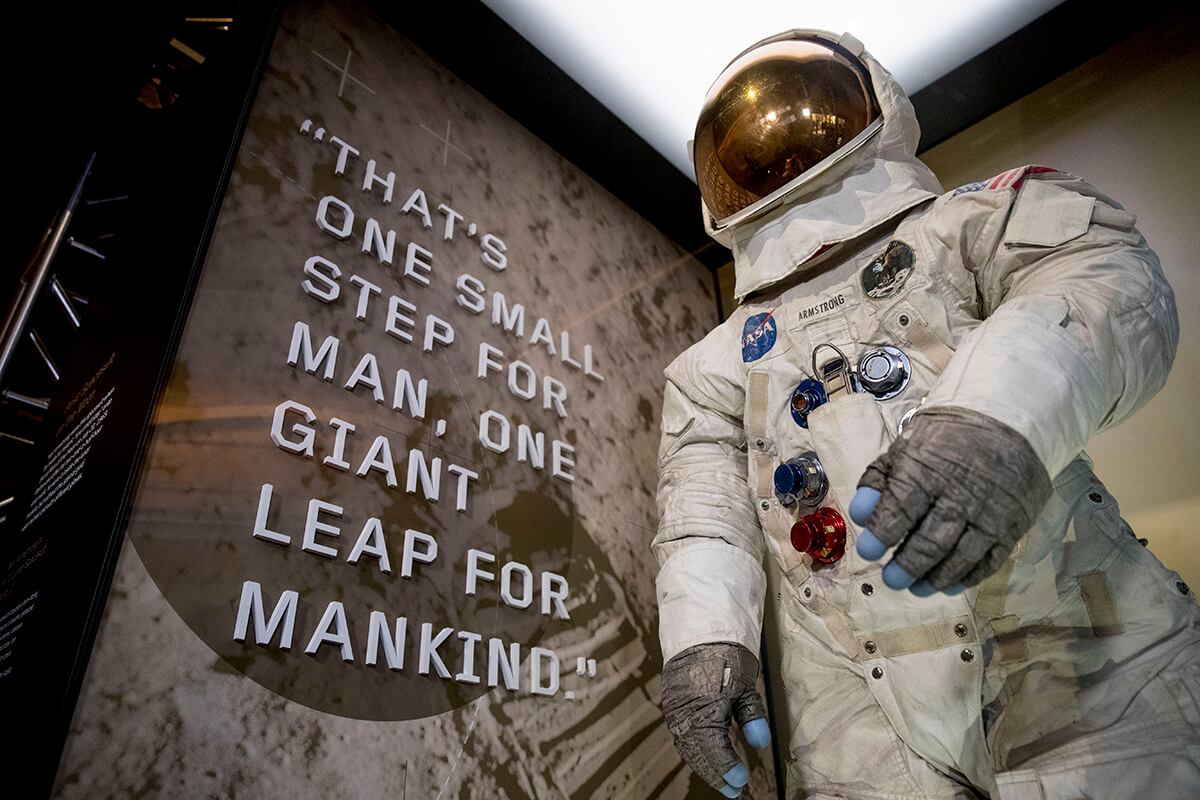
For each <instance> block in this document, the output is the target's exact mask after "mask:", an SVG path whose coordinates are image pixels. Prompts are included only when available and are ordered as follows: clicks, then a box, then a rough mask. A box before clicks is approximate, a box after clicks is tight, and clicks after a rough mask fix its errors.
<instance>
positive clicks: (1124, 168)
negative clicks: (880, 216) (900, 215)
mask: <svg viewBox="0 0 1200 800" xmlns="http://www.w3.org/2000/svg"><path fill="white" fill-rule="evenodd" d="M1198 107H1200V21H1198V16H1197V13H1196V12H1195V11H1194V10H1188V11H1180V12H1177V13H1175V14H1172V15H1170V16H1168V17H1166V18H1165V19H1164V20H1163V21H1162V22H1160V23H1157V24H1155V25H1154V26H1152V27H1150V28H1148V29H1146V30H1145V31H1143V32H1141V33H1139V34H1137V35H1136V36H1134V37H1132V38H1130V39H1129V40H1127V41H1125V42H1123V43H1122V44H1120V45H1118V46H1116V47H1114V48H1112V49H1111V50H1109V51H1107V52H1106V53H1104V54H1102V55H1100V56H1098V57H1096V58H1094V59H1092V60H1091V61H1089V62H1087V63H1086V64H1084V65H1082V66H1080V67H1078V68H1076V69H1074V70H1072V71H1071V72H1069V73H1067V74H1066V75H1064V76H1063V77H1061V78H1059V79H1057V80H1055V81H1052V82H1051V83H1049V84H1047V85H1046V86H1044V87H1042V88H1041V89H1039V90H1038V91H1036V92H1033V93H1032V94H1030V95H1028V96H1026V97H1024V98H1022V99H1021V100H1019V101H1017V102H1015V103H1013V104H1012V105H1010V106H1008V107H1007V108H1004V109H1003V110H1001V111H999V112H997V113H995V114H993V115H992V116H990V117H988V118H987V119H985V120H983V121H981V122H979V123H977V124H976V125H974V126H972V127H970V128H968V129H967V130H965V131H963V132H962V133H960V134H958V135H956V136H954V137H953V138H951V139H949V140H947V141H946V142H943V143H942V144H940V145H938V146H937V147H934V148H932V149H930V150H929V151H927V152H925V153H923V154H922V156H921V158H922V159H924V160H925V162H926V163H928V164H929V166H930V167H932V168H933V170H934V171H935V172H936V173H937V175H938V177H939V178H940V179H941V181H942V183H943V184H944V185H945V186H946V187H947V188H953V187H955V186H960V185H963V184H966V183H969V182H971V181H975V180H980V179H983V178H987V177H988V176H991V175H997V174H999V173H1001V172H1004V171H1005V170H1008V169H1011V168H1013V167H1015V166H1020V165H1022V164H1042V165H1046V166H1051V167H1056V168H1058V169H1061V170H1064V171H1066V172H1070V173H1072V174H1074V175H1079V176H1081V177H1083V178H1085V179H1086V180H1088V181H1090V182H1092V183H1093V184H1094V185H1095V186H1097V187H1098V188H1099V189H1100V191H1101V192H1104V193H1105V194H1107V195H1109V196H1111V197H1113V198H1114V199H1115V200H1116V201H1117V202H1119V203H1121V204H1122V205H1123V206H1124V207H1125V208H1126V209H1127V210H1129V211H1131V212H1132V213H1134V214H1136V215H1137V227H1138V229H1139V230H1140V231H1141V232H1142V234H1143V235H1145V237H1146V239H1147V241H1148V242H1149V243H1150V246H1151V247H1153V248H1154V250H1155V252H1157V253H1158V256H1159V259H1160V260H1161V262H1162V266H1163V271H1164V273H1165V274H1166V276H1167V279H1168V280H1169V281H1170V283H1171V286H1172V287H1173V288H1174V290H1175V300H1176V303H1177V305H1178V308H1179V322H1180V340H1179V350H1178V353H1177V354H1176V357H1175V365H1174V368H1173V370H1172V372H1171V377H1170V379H1169V380H1168V382H1167V385H1166V387H1165V388H1164V389H1163V390H1162V392H1161V393H1159V394H1158V396H1156V397H1155V398H1154V399H1153V400H1151V401H1150V402H1149V403H1147V404H1146V405H1145V406H1144V407H1143V408H1142V409H1141V410H1139V411H1138V412H1137V413H1136V414H1135V415H1134V416H1133V417H1132V418H1130V419H1129V420H1127V421H1125V422H1123V423H1122V424H1121V425H1119V426H1118V427H1116V428H1114V429H1112V430H1110V431H1106V432H1105V433H1102V434H1100V435H1099V436H1097V437H1095V438H1094V439H1093V440H1092V442H1091V443H1090V444H1089V445H1088V448H1087V451H1088V453H1089V454H1090V455H1091V457H1092V458H1093V459H1094V460H1095V462H1096V472H1097V474H1098V475H1099V476H1100V478H1101V479H1102V480H1103V481H1104V482H1105V484H1106V485H1107V486H1108V488H1109V489H1110V490H1111V491H1112V492H1113V494H1114V495H1115V496H1116V498H1117V500H1118V501H1119V502H1120V504H1121V514H1122V516H1124V517H1125V519H1126V520H1128V521H1129V523H1130V525H1131V526H1132V528H1133V530H1134V531H1135V532H1136V533H1137V535H1138V536H1140V537H1145V538H1147V539H1149V547H1150V549H1151V550H1153V551H1154V553H1155V554H1156V555H1157V556H1158V557H1159V558H1160V559H1161V560H1162V561H1163V563H1165V564H1166V565H1167V566H1168V567H1170V568H1171V569H1173V570H1176V571H1177V572H1179V573H1180V575H1181V576H1182V577H1183V578H1184V580H1185V581H1187V582H1188V583H1190V584H1192V585H1193V586H1196V585H1200V548H1197V547H1196V542H1195V538H1196V533H1195V529H1196V519H1197V518H1200V460H1198V459H1197V458H1196V457H1195V453H1196V450H1197V447H1200V430H1198V429H1197V426H1196V421H1195V420H1196V413H1195V408H1196V399H1197V397H1200V271H1198V270H1197V269H1196V268H1195V261H1196V257H1195V253H1194V251H1195V244H1194V242H1192V240H1191V238H1190V237H1191V234H1192V233H1193V232H1194V231H1195V227H1196V220H1197V219H1198V218H1200V195H1197V191H1196V187H1197V186H1200V159H1197V157H1196V145H1195V127H1196V126H1195V122H1196V109H1197V108H1198Z"/></svg>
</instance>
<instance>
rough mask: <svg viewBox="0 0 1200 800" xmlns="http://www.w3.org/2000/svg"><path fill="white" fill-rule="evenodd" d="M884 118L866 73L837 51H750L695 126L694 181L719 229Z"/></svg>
mask: <svg viewBox="0 0 1200 800" xmlns="http://www.w3.org/2000/svg"><path fill="white" fill-rule="evenodd" d="M879 114H880V112H879V104H878V102H877V101H876V99H875V94H874V92H873V91H872V89H871V81H870V77H869V75H868V73H867V71H866V68H865V67H863V65H862V64H861V63H860V62H859V61H858V60H857V59H855V58H854V57H853V56H852V55H850V53H848V52H847V51H845V50H843V49H842V48H840V47H838V46H837V45H836V44H834V43H832V42H825V41H822V40H818V39H783V40H774V41H771V40H768V42H767V43H765V44H762V45H760V46H757V47H754V48H751V49H750V50H748V51H747V52H745V53H743V54H742V55H741V56H739V57H738V58H737V59H735V60H734V62H733V63H732V64H730V65H729V66H728V67H726V68H725V71H724V72H722V73H721V75H720V76H719V77H718V78H717V81H716V83H714V84H713V87H712V89H710V90H709V93H708V97H707V98H705V101H704V108H703V109H702V110H701V112H700V120H699V121H698V122H697V123H696V136H695V143H694V151H693V153H694V158H695V165H696V180H697V183H699V185H700V195H701V196H702V197H703V198H704V202H705V205H707V206H708V210H709V213H710V214H711V215H712V217H713V218H714V219H715V220H716V221H718V222H720V221H723V220H726V219H728V218H729V217H731V216H732V215H734V214H736V213H738V212H739V211H742V210H743V209H745V208H748V207H749V206H751V205H753V204H754V203H757V202H759V201H760V200H762V199H763V198H766V197H768V196H770V195H771V193H772V192H775V191H777V190H779V189H780V188H781V187H783V186H785V185H786V184H788V183H790V182H792V181H793V180H795V179H796V178H798V177H800V176H801V175H802V174H803V173H804V172H805V171H806V170H809V169H811V168H812V167H813V166H815V165H816V164H818V163H820V162H821V161H822V160H824V159H825V158H827V157H829V156H831V155H833V154H834V153H835V152H837V151H838V150H839V149H840V148H842V147H843V146H845V145H846V144H848V143H849V142H850V141H851V140H852V139H854V137H856V136H858V135H859V134H860V133H862V132H863V131H864V130H865V129H866V128H867V126H868V125H870V124H871V123H872V122H874V121H875V120H876V119H877V118H878V117H879ZM755 214H756V215H757V212H755Z"/></svg>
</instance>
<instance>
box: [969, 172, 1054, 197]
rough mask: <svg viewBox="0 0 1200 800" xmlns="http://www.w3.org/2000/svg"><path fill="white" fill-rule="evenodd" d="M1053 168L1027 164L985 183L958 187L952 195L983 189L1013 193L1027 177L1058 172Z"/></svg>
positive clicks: (989, 179)
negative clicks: (1009, 190) (1006, 190)
mask: <svg viewBox="0 0 1200 800" xmlns="http://www.w3.org/2000/svg"><path fill="white" fill-rule="evenodd" d="M1058 171H1059V170H1057V169H1055V168H1054V167H1039V166H1035V165H1033V164H1028V165H1026V166H1024V167H1017V168H1016V169H1010V170H1009V171H1008V172H1002V173H1000V174H999V175H997V176H995V177H994V178H988V179H987V180H986V181H975V182H974V183H968V184H966V185H965V186H960V187H958V188H957V189H955V190H954V192H953V195H954V196H957V195H960V194H963V193H964V192H979V191H983V190H984V189H987V190H989V191H990V190H995V189H1012V190H1013V191H1014V192H1016V191H1019V190H1020V189H1021V184H1023V183H1025V178H1026V177H1027V176H1029V175H1040V174H1042V173H1044V172H1058Z"/></svg>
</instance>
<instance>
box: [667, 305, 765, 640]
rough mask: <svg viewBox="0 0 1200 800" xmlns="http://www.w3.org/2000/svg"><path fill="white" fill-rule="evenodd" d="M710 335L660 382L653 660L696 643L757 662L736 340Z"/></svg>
mask: <svg viewBox="0 0 1200 800" xmlns="http://www.w3.org/2000/svg"><path fill="white" fill-rule="evenodd" d="M731 336H733V337H734V339H736V336H734V331H732V329H728V326H722V327H721V328H718V329H717V330H715V331H713V333H711V334H710V335H709V336H708V337H706V338H705V339H704V341H702V342H700V343H698V344H697V345H695V346H693V347H692V348H691V349H689V350H688V351H687V352H685V353H684V354H683V355H681V356H680V357H679V358H677V359H676V360H675V361H674V362H673V363H672V364H671V365H670V366H669V367H667V369H666V371H665V374H666V378H667V382H666V389H665V392H664V396H663V413H662V443H661V445H660V447H659V461H658V469H659V477H658V512H659V526H658V533H657V535H656V536H655V537H654V541H653V543H652V545H651V548H652V550H653V552H654V556H655V558H656V559H657V561H658V564H659V573H658V583H657V590H658V607H659V638H660V641H661V644H662V650H663V661H664V662H666V661H669V660H670V659H671V658H672V657H673V656H674V655H675V654H677V653H679V652H680V651H681V650H684V649H686V648H688V647H691V646H693V645H696V644H704V643H709V642H734V643H737V644H740V645H742V646H744V647H746V648H747V649H748V650H749V651H750V652H751V653H754V654H756V655H757V654H758V649H759V637H760V634H761V630H762V611H763V599H764V592H765V589H766V577H765V575H764V573H763V569H762V558H763V552H764V549H765V545H764V541H763V536H762V532H761V529H760V528H759V525H758V520H757V518H756V516H755V513H754V507H753V504H752V502H751V498H750V490H749V486H748V484H747V482H746V471H747V461H746V436H745V431H744V430H743V428H742V422H741V415H742V411H743V406H744V399H743V388H742V384H741V369H740V364H737V363H736V361H735V362H733V363H730V361H729V359H730V358H733V359H736V355H734V354H736V353H737V352H738V350H737V342H736V341H732V342H730V341H726V340H727V339H729V338H730V337H731Z"/></svg>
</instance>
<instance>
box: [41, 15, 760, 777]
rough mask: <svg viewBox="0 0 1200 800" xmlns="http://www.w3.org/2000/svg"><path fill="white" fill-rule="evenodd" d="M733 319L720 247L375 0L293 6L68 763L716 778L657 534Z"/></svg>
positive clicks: (218, 235)
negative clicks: (614, 184) (675, 650)
mask: <svg viewBox="0 0 1200 800" xmlns="http://www.w3.org/2000/svg"><path fill="white" fill-rule="evenodd" d="M167 171H169V165H164V172H167ZM164 268H169V265H164ZM715 323H716V299H715V297H714V295H713V281H712V278H711V275H710V273H709V272H708V270H707V269H705V268H704V267H703V266H702V265H701V264H699V263H698V262H696V261H695V260H694V259H693V258H692V257H691V256H690V255H689V254H688V253H686V252H683V251H682V250H680V249H679V248H678V247H677V246H675V245H674V244H672V243H671V242H670V241H669V240H668V239H667V238H666V237H664V236H663V235H662V234H661V233H660V232H658V231H657V230H656V229H654V228H653V227H652V226H650V225H649V224H648V223H646V222H645V220H643V219H642V218H640V217H639V216H637V215H636V214H635V213H634V212H633V211H631V210H630V209H629V208H627V207H625V206H624V205H622V204H621V203H620V202H619V201H618V200H616V199H615V198H614V197H613V196H612V195H611V194H609V193H608V192H607V191H605V190H604V188H603V187H601V186H600V185H598V184H597V183H595V182H594V181H593V180H591V179H590V178H588V177H587V176H585V175H583V174H582V173H581V172H580V171H579V170H578V169H576V168H575V167H574V166H572V165H571V164H570V163H569V162H567V161H566V160H565V159H563V158H562V157H561V156H559V155H558V154H556V153H555V152H554V151H553V150H551V149H550V148H548V147H547V146H546V145H544V144H543V143H542V142H540V141H539V140H538V139H536V138H535V137H534V136H532V135H531V134H530V133H529V132H528V131H526V130H525V129H523V128H521V127H520V126H519V125H518V124H516V123H515V122H513V121H512V120H511V119H509V118H508V117H506V116H505V115H504V114H503V113H502V112H500V111H499V110H498V109H496V108H495V107H494V106H493V105H491V104H490V103H489V102H488V101H487V100H486V99H485V98H483V97H481V96H480V95H479V94H477V93H476V92H474V91H473V90H472V89H471V88H470V87H468V86H466V85H464V84H463V83H462V82H460V81H459V80H458V79H456V78H455V77H454V76H453V75H452V74H450V73H449V72H448V71H447V70H445V69H444V68H443V67H441V66H440V65H439V64H437V63H435V62H433V61H432V60H430V59H429V58H428V57H427V56H425V55H424V54H423V53H422V52H420V51H419V50H417V49H416V48H415V47H413V46H412V45H411V44H409V43H408V42H407V41H406V40H405V39H403V38H402V37H401V36H399V35H398V34H397V33H396V32H395V31H394V30H393V29H391V28H390V27H388V26H387V24H386V23H384V22H382V21H381V20H379V19H378V18H376V17H375V16H373V15H372V14H371V13H370V11H369V10H367V9H365V8H364V7H362V6H359V5H355V4H352V3H351V4H347V3H337V4H335V3H318V2H298V3H294V4H291V5H290V6H289V7H288V8H287V9H286V11H285V13H284V16H283V19H282V21H281V23H280V26H279V30H278V34H277V36H276V40H275V43H274V45H273V47H272V50H271V53H270V57H269V62H268V65H267V69H266V72H265V75H264V78H263V81H262V83H261V85H260V87H259V90H258V95H257V99H256V101H255V105H254V107H253V109H252V112H251V115H250V119H249V122H248V127H247V130H246V133H245V136H244V139H243V141H242V145H241V149H240V151H239V154H238V157H237V162H236V166H235V168H234V172H233V176H232V180H231V182H230V187H229V190H228V192H227V194H226V196H225V200H224V203H223V206H222V209H221V212H220V216H219V218H218V220H217V224H216V228H215V232H214V234H213V238H212V241H211V243H210V245H209V250H208V256H207V260H206V262H205V265H204V270H203V273H202V275H201V277H200V282H199V285H198V287H197V290H196V294H195V299H194V302H193V304H192V307H191V309H190V311H189V312H188V315H187V322H186V327H185V328H184V331H183V335H182V340H181V342H180V346H179V349H178V353H177V356H176V360H175V364H174V368H173V370H172V373H171V378H170V382H169V384H168V386H167V387H166V390H165V393H164V396H163V399H162V401H161V403H160V404H159V406H158V408H157V411H156V414H155V422H154V428H153V433H152V436H151V440H150V444H149V451H148V454H147V459H146V463H147V466H146V469H145V472H144V474H143V475H142V478H141V482H140V486H139V490H138V494H137V496H136V499H135V502H134V506H133V509H132V512H131V518H130V522H129V527H128V531H127V537H126V542H125V545H124V548H123V550H122V553H121V557H120V561H119V564H118V566H117V572H116V576H115V578H114V581H113V588H112V592H111V595H110V597H109V600H108V603H107V606H106V608H105V612H104V616H103V619H102V621H101V624H100V629H99V633H98V638H97V644H96V647H95V649H94V652H93V654H92V659H91V662H90V664H89V667H88V671H87V674H86V677H85V681H84V686H83V689H82V692H81V694H80V699H79V703H78V706H77V708H76V714H75V718H74V720H73V723H72V727H71V732H70V736H69V738H68V741H67V745H66V749H65V752H64V755H63V759H62V763H61V766H60V769H59V774H58V779H57V782H56V785H55V795H56V796H58V797H63V798H68V797H72V798H73V797H100V796H151V797H168V796H169V797H209V796H212V797H234V796H246V795H249V796H261V797H284V796H296V797H315V796H333V797H382V796H388V797H397V798H404V797H431V798H432V797H449V796H454V797H460V798H476V797H477V798H485V797H486V798H493V797H513V798H516V797H580V798H582V797H622V798H626V797H627V798H643V797H644V798H650V797H686V796H691V795H690V793H694V792H700V791H709V790H704V789H702V788H701V785H700V784H699V783H698V782H697V779H695V778H694V777H693V776H692V774H691V772H690V771H689V770H688V769H686V768H685V767H683V766H682V765H681V763H680V761H679V758H678V756H677V755H676V753H675V751H674V748H673V747H672V744H671V741H670V736H669V734H668V732H667V730H666V728H665V725H664V724H663V722H662V718H661V711H660V709H659V702H660V672H661V660H660V653H659V648H658V641H657V606H656V602H655V591H654V576H655V574H656V572H657V565H656V564H655V563H654V560H653V558H652V556H651V555H650V551H649V542H650V539H651V538H652V537H653V535H654V531H655V527H656V521H657V511H656V508H655V503H654V494H655V484H656V455H657V447H658V439H659V427H658V418H659V411H660V402H661V394H662V388H663V378H662V369H663V368H664V367H665V366H666V364H667V363H669V361H670V360H671V359H672V358H673V357H674V356H675V355H676V354H677V353H679V352H680V351H682V350H683V349H685V348H686V347H687V346H689V345H690V344H691V343H692V342H694V341H696V340H698V339H700V338H701V337H702V336H703V335H704V334H705V333H706V332H707V331H708V330H709V329H711V328H712V327H713V326H714V325H715ZM747 757H748V759H749V763H750V764H751V769H752V780H751V786H750V791H751V792H752V794H753V796H756V797H765V796H770V795H772V794H773V793H774V791H775V790H774V779H773V777H772V771H771V764H770V759H769V756H766V757H764V756H762V755H760V754H758V753H748V754H747Z"/></svg>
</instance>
